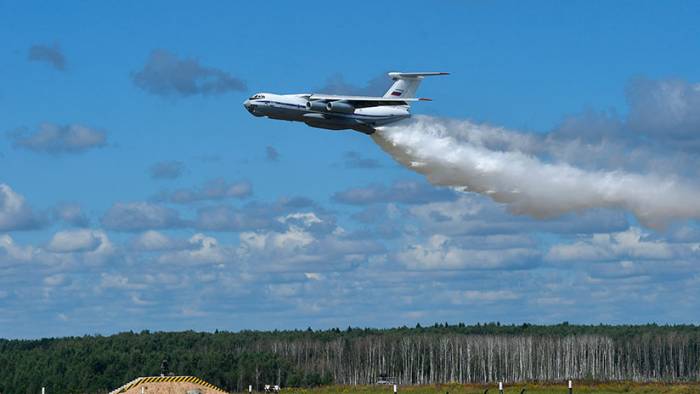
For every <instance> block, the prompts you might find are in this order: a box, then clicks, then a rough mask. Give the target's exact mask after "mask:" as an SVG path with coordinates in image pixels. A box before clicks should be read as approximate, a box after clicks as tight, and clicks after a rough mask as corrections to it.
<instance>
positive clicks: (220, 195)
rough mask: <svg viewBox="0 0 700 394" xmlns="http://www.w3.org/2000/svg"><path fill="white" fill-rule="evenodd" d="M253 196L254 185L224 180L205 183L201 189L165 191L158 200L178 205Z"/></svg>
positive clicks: (246, 182)
mask: <svg viewBox="0 0 700 394" xmlns="http://www.w3.org/2000/svg"><path fill="white" fill-rule="evenodd" d="M252 194H253V185H251V183H250V182H248V181H238V182H227V181H225V180H223V179H214V180H211V181H208V182H206V183H204V185H202V186H201V187H195V188H183V189H178V190H174V191H163V192H161V193H160V194H159V195H158V196H157V197H156V199H157V200H159V201H167V202H171V203H176V204H188V203H192V202H197V201H204V200H221V199H225V198H246V197H250V196H251V195H252Z"/></svg>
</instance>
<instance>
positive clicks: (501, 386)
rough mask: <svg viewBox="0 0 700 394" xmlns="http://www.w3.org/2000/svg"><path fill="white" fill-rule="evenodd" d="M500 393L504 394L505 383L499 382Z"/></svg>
mask: <svg viewBox="0 0 700 394" xmlns="http://www.w3.org/2000/svg"><path fill="white" fill-rule="evenodd" d="M498 392H499V393H501V394H503V382H498Z"/></svg>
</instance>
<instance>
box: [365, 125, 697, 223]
mask: <svg viewBox="0 0 700 394" xmlns="http://www.w3.org/2000/svg"><path fill="white" fill-rule="evenodd" d="M373 138H374V140H375V142H376V143H377V144H379V146H381V148H382V149H384V150H385V151H386V152H387V153H389V154H391V155H392V156H393V157H394V159H396V160H397V161H399V162H400V163H401V164H403V165H405V166H406V167H408V168H410V169H412V170H414V171H416V172H419V173H421V174H424V175H425V176H426V177H427V178H428V180H429V181H430V182H431V183H433V184H435V185H440V186H451V187H453V188H456V189H459V190H463V191H469V192H476V193H480V194H484V195H486V196H488V197H490V198H491V199H493V200H494V201H496V202H499V203H503V204H506V205H507V206H508V207H509V209H510V210H511V211H512V212H514V213H517V214H527V215H530V216H533V217H536V218H550V217H555V216H559V215H562V214H565V213H569V212H581V211H584V210H587V209H593V208H621V209H624V210H627V211H630V212H632V213H634V215H635V216H636V217H637V218H638V219H639V220H640V221H642V222H643V223H644V224H646V225H648V226H663V225H665V224H667V223H668V222H670V221H672V220H676V219H694V218H700V200H698V199H697V198H696V196H697V195H698V193H700V188H699V187H698V186H697V185H696V184H695V183H694V182H692V181H690V180H688V179H683V178H680V177H678V176H674V175H673V174H657V173H633V172H626V171H620V170H616V169H606V168H601V169H596V170H590V169H588V170H587V169H583V168H579V167H576V166H573V165H571V164H569V163H567V162H563V161H555V160H548V159H547V158H546V157H538V156H536V155H535V154H532V153H529V152H528V149H527V148H521V147H529V146H531V141H532V140H533V137H530V136H523V135H522V134H521V133H518V132H514V131H509V130H505V129H503V128H497V127H490V126H486V125H479V124H474V123H471V122H469V121H451V120H443V119H437V118H431V117H424V116H423V117H418V118H417V119H415V120H414V121H412V122H406V123H403V124H402V125H399V126H394V127H387V128H385V129H383V130H381V131H379V132H377V133H375V134H374V135H373ZM540 142H542V141H541V140H540Z"/></svg>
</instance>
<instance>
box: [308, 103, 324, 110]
mask: <svg viewBox="0 0 700 394" xmlns="http://www.w3.org/2000/svg"><path fill="white" fill-rule="evenodd" d="M306 109H307V110H309V111H316V112H326V104H325V103H322V102H320V101H307V102H306Z"/></svg>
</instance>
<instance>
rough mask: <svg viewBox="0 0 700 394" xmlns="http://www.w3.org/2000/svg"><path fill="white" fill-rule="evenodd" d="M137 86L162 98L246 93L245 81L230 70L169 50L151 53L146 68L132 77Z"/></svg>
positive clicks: (157, 50)
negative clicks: (236, 92)
mask: <svg viewBox="0 0 700 394" xmlns="http://www.w3.org/2000/svg"><path fill="white" fill-rule="evenodd" d="M132 80H133V82H134V84H135V85H136V86H138V87H139V88H141V89H143V90H145V91H146V92H149V93H151V94H155V95H158V96H183V97H184V96H193V95H197V94H201V95H212V94H223V93H227V92H231V91H244V90H246V85H245V82H243V81H242V80H240V79H238V78H235V77H233V76H232V75H231V74H229V73H227V72H226V71H223V70H220V69H217V68H214V67H207V66H203V65H201V64H200V63H199V61H197V60H195V59H181V58H178V56H177V55H176V54H174V53H172V52H169V51H167V50H165V49H156V50H153V51H152V52H151V54H150V55H149V57H148V60H147V61H146V64H145V65H144V67H143V69H142V70H140V71H138V72H136V73H134V74H132Z"/></svg>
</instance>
